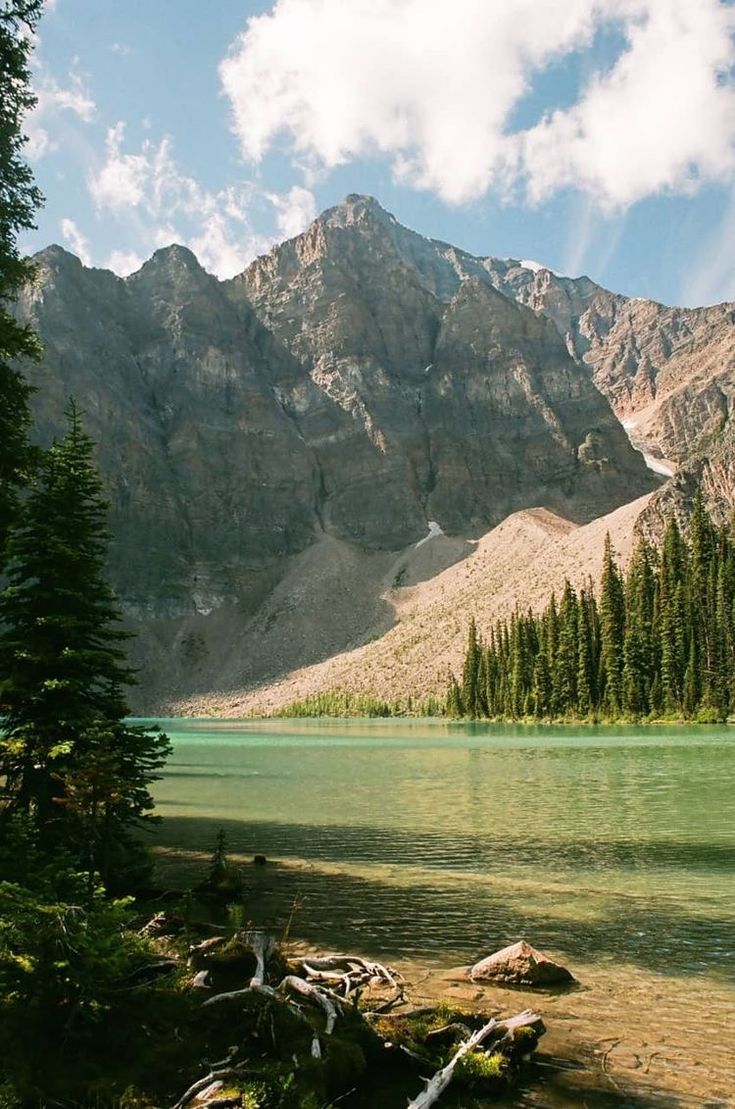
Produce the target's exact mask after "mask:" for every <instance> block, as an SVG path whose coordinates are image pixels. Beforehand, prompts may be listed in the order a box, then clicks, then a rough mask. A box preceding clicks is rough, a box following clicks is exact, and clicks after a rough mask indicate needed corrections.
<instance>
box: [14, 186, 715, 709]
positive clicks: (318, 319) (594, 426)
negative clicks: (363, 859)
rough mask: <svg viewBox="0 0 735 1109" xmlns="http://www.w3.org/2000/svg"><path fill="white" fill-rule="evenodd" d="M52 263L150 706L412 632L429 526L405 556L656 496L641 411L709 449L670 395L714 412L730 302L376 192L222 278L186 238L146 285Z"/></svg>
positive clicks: (661, 449) (266, 678)
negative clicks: (518, 251)
mask: <svg viewBox="0 0 735 1109" xmlns="http://www.w3.org/2000/svg"><path fill="white" fill-rule="evenodd" d="M37 261H38V276H37V280H36V281H35V282H34V284H33V286H32V287H29V288H28V289H27V290H26V291H25V293H24V294H23V296H22V298H21V301H20V303H19V306H18V311H19V314H20V315H21V316H22V317H23V318H24V319H28V320H30V321H31V322H32V323H33V325H34V326H35V327H36V329H37V330H38V332H39V334H40V336H41V339H42V341H43V343H44V347H45V351H46V357H45V361H44V364H43V366H42V367H41V368H40V369H39V370H35V369H33V370H31V375H32V377H33V379H34V383H36V384H38V386H39V390H38V393H37V394H36V399H35V411H36V417H37V424H38V428H39V434H40V436H41V438H42V440H44V441H46V440H48V439H49V438H50V437H51V436H52V435H53V434H55V433H56V432H57V431H58V430H59V427H60V418H61V417H60V414H61V412H62V411H63V407H64V401H65V398H66V397H67V396H68V395H70V394H73V395H74V396H75V397H76V399H77V400H78V401H79V402H80V404H81V405H82V406H83V408H84V409H85V410H86V413H87V416H86V423H87V426H88V430H89V431H90V433H91V434H92V435H93V436H94V438H95V439H96V440H97V442H98V462H99V465H100V469H101V471H102V473H103V475H104V477H105V480H106V483H107V488H108V491H109V496H110V501H111V530H112V535H113V543H112V550H111V561H110V572H111V576H112V580H113V582H114V585H115V587H116V589H117V591H118V593H119V595H120V597H121V600H122V603H123V606H124V609H125V612H126V614H127V617H128V619H129V621H130V622H131V624H132V626H133V627H134V628H135V630H136V631H138V633H139V638H138V640H137V643H136V645H135V648H134V650H135V651H136V657H135V659H134V661H136V662H138V663H139V664H140V666H141V668H142V674H143V685H142V687H141V690H140V693H139V697H138V702H137V705H136V707H137V708H139V709H141V710H142V709H154V708H159V707H161V706H162V705H163V704H165V703H166V702H169V701H171V700H176V699H181V698H183V697H191V696H195V695H199V694H207V693H209V692H211V691H212V690H214V689H223V690H240V689H246V688H250V687H253V686H256V685H259V684H262V683H264V682H265V683H267V682H272V681H274V680H277V679H279V678H281V677H283V675H284V674H287V673H289V672H290V671H292V670H294V669H297V668H299V667H303V666H304V665H311V664H317V663H321V662H323V661H324V660H325V659H328V658H330V657H332V656H334V655H335V654H338V653H339V652H341V651H344V650H345V648H347V647H355V646H358V645H359V644H360V643H361V642H365V640H366V639H367V638H370V637H374V636H376V635H378V634H381V633H382V632H385V631H387V630H389V629H390V627H391V626H392V625H393V624H394V623H395V611H394V608H393V606H392V605H391V603H389V602H388V601H386V600H385V597H384V592H385V580H386V575H388V576H389V577H390V575H391V574H392V573H393V567H394V566H395V564H396V559H397V558H400V553H401V552H405V551H412V550H415V549H416V545H417V544H419V543H421V541H422V540H423V539H424V538H428V537H429V536H432V537H433V538H432V539H431V541H430V542H428V543H426V544H425V545H423V546H422V547H421V552H422V553H421V557H420V558H418V556H415V557H412V558H411V559H410V560H409V563H407V566H408V569H409V570H410V573H412V574H413V573H416V574H420V575H423V580H428V579H429V578H431V577H432V576H435V575H436V574H437V573H440V572H442V571H444V570H445V569H446V568H447V567H448V566H450V565H451V564H452V563H457V562H458V561H460V560H463V559H466V556H467V555H468V553H469V552H470V551H471V550H472V549H473V547H472V544H473V543H474V542H475V541H476V540H478V539H479V538H480V537H481V536H482V535H484V534H485V533H487V532H488V531H489V530H490V529H492V528H494V527H495V526H497V525H498V524H500V523H501V521H502V520H504V519H505V518H506V517H508V516H509V515H510V514H512V513H514V512H517V511H520V510H524V509H531V508H534V509H535V508H540V507H543V508H544V509H546V510H548V511H549V512H552V513H554V514H557V515H558V516H560V517H561V518H563V519H565V520H566V521H568V523H569V526H570V527H572V526H576V525H580V524H585V523H587V522H588V521H591V520H593V519H595V518H597V517H600V516H602V515H604V514H605V513H608V512H610V511H612V510H614V509H615V508H617V507H618V506H620V505H622V504H624V503H627V502H630V501H632V500H633V499H635V498H636V497H639V496H641V495H643V494H647V493H649V492H650V491H651V490H657V492H655V493H654V496H653V498H651V500H650V504H653V503H654V502H655V501H656V499H657V498H658V497H661V496H663V495H664V494H665V491H666V489H667V487H668V486H669V485H671V482H668V483H666V484H665V485H662V482H663V479H662V478H660V477H657V476H656V475H654V474H653V473H652V472H651V470H650V469H648V468H647V467H646V465H645V462H644V460H643V457H642V455H641V454H640V453H639V452H638V451H637V450H635V449H634V448H633V447H632V446H631V443H630V442H629V439H628V436H627V434H626V431H625V429H624V428H623V426H622V424H621V422H620V419H619V418H618V417H619V416H620V417H623V418H625V419H626V420H630V419H640V421H641V422H640V435H639V438H640V441H641V442H643V443H644V445H645V446H646V450H647V452H648V453H649V454H658V455H659V456H662V457H666V458H668V459H671V460H673V461H678V460H679V459H680V458H681V459H684V460H685V461H686V460H688V459H689V457H690V454H688V453H687V451H690V448H691V449H692V450H693V449H695V447H696V446H697V445H701V442H702V436H703V435H706V432H705V431H704V430H703V429H704V427H705V425H706V426H710V425H709V424H707V420H706V418H705V416H704V415H703V416H702V418H701V420H700V422H699V424H697V425H696V426H695V421H694V420H688V419H687V408H686V404H684V405H683V407H682V408H681V412H680V419H681V421H682V422H685V423H686V424H687V430H686V432H684V431H682V430H681V429H679V430H677V429H676V427H675V426H674V424H673V421H672V419H668V422H667V417H666V416H665V415H660V416H659V415H651V413H652V412H653V408H652V407H651V406H655V405H657V404H658V405H659V408H660V411H661V412H662V413H665V411H669V409H667V408H665V406H664V401H667V398H670V397H673V395H674V394H675V393H676V392H677V389H679V390H680V389H681V388H683V387H686V388H689V389H690V391H691V397H692V398H696V403H695V400H694V399H691V398H690V403H691V406H692V409H693V410H694V409H695V408H696V411H697V412H699V411H700V407H699V405H700V401H699V398H700V396H701V395H702V394H704V393H705V392H706V390H707V388H709V386H705V384H704V379H705V377H706V378H707V381H710V379H711V378H712V377H716V376H717V374H719V373H720V370H719V369H718V368H717V367H719V366H720V362H719V359H721V358H725V350H726V338H725V337H726V335H727V328H728V326H729V325H731V323H732V320H731V319H729V317H728V313H727V310H726V309H725V308H723V309H721V310H719V311H720V315H719V316H718V315H717V311H718V310H715V309H705V310H702V311H701V313H699V314H698V313H686V312H684V311H683V310H678V309H664V308H662V307H661V306H658V305H651V304H650V302H635V301H627V300H626V299H625V298H623V297H618V296H616V295H614V294H612V293H608V292H606V291H605V290H603V289H601V288H600V287H599V286H596V285H594V283H593V282H591V281H589V279H587V278H580V279H574V280H572V279H567V278H561V277H558V276H557V275H554V274H552V273H551V271H549V270H544V269H543V268H541V267H538V266H536V265H532V264H530V263H522V262H515V261H513V260H498V259H481V258H475V257H473V256H472V255H469V254H467V253H465V252H462V251H459V250H457V249H456V248H454V247H452V246H451V245H449V244H446V243H440V242H436V241H433V240H430V239H426V238H424V237H422V236H420V235H418V234H416V233H415V232H412V231H410V230H408V229H407V228H404V227H402V226H401V225H400V224H399V223H398V222H397V221H396V220H395V219H394V217H393V216H391V215H390V214H389V213H387V212H385V211H384V210H383V209H382V208H381V207H380V205H379V204H378V203H377V202H376V201H374V200H372V199H371V198H369V197H360V196H349V197H347V198H346V200H345V201H344V202H343V203H342V204H340V205H338V206H337V207H335V208H332V209H329V210H328V211H327V212H325V213H323V215H322V216H320V217H319V218H318V219H317V220H316V221H315V222H314V223H313V224H312V225H311V226H310V227H309V228H308V229H307V231H305V232H304V233H303V234H302V235H300V236H298V237H297V238H295V239H292V240H290V241H288V242H286V243H283V244H281V245H280V246H277V247H275V248H274V249H273V250H272V251H270V253H269V254H267V255H265V256H264V257H262V258H259V259H257V260H256V261H255V262H254V263H253V264H252V265H251V266H249V267H248V268H247V269H246V270H245V272H244V273H243V274H241V275H240V276H239V277H236V278H234V279H232V280H230V281H226V282H220V281H218V280H216V279H215V278H214V277H212V276H210V275H209V274H207V273H206V272H205V271H204V270H203V269H202V268H201V266H200V265H199V264H198V262H197V260H196V258H195V257H194V255H193V254H191V252H190V251H188V250H186V249H185V248H183V247H179V246H173V247H169V248H166V249H164V250H159V251H157V252H156V254H154V255H153V257H152V258H151V259H150V261H148V262H147V263H146V264H145V265H144V266H143V267H142V269H141V270H139V271H138V273H136V274H133V275H132V276H131V277H129V278H126V279H121V278H118V277H115V276H114V275H113V274H111V273H109V272H107V271H104V270H95V269H87V268H85V267H83V266H82V265H81V263H80V262H79V261H78V260H77V259H76V258H74V257H73V256H72V255H70V254H68V253H67V252H66V251H64V250H62V249H61V248H60V247H56V246H53V247H49V248H47V249H46V250H45V251H42V252H41V253H40V254H39V255H38V256H37ZM690 317H691V318H690ZM657 321H658V322H657ZM682 321H684V322H682ZM631 336H633V338H631ZM662 336H663V337H662ZM687 336H688V338H687ZM692 336H695V338H692ZM708 336H709V338H708ZM657 343H658V346H657ZM693 344H694V345H693ZM696 344H699V345H698V346H696ZM716 344H721V347H719V348H718V349H719V350H720V351H721V353H716V352H715V345H716ZM695 349H696V350H698V351H699V352H700V353H699V356H697V355H696V354H695V353H694V351H695ZM667 350H668V354H667V353H666V352H667ZM631 351H632V352H633V353H631ZM702 352H707V356H708V357H710V356H711V359H710V361H711V372H710V370H709V369H706V367H705V362H704V360H703V353H702ZM636 359H637V361H636ZM695 361H696V363H697V366H698V367H699V370H698V373H699V376H697V374H695V373H694V372H692V373H688V369H687V368H689V369H691V368H692V366H693V363H694V362H695ZM709 365H710V363H709V362H708V363H707V366H709ZM641 367H643V368H641ZM685 372H686V373H688V376H687V377H686V381H684V376H685ZM707 375H709V376H707ZM725 376H727V371H725ZM644 379H646V380H648V381H649V389H648V392H646V390H645V388H644V384H643V383H644ZM718 380H719V378H718ZM603 394H604V395H603ZM649 394H650V395H649ZM728 395H729V396H730V400H731V395H730V394H728ZM644 400H645V404H644V403H643V402H644ZM667 403H668V401H667ZM726 403H729V401H728V402H726ZM671 404H672V405H673V404H674V401H673V400H672V401H671ZM611 405H612V407H611ZM701 408H702V412H704V411H705V408H706V402H705V400H702V402H701ZM613 409H614V410H615V411H613ZM644 409H646V412H644ZM649 409H650V412H648V410H649ZM672 410H673V409H672ZM657 411H658V410H657ZM677 411H678V410H677ZM616 413H617V415H616ZM647 413H648V414H647ZM697 418H698V417H697ZM700 424H701V427H700ZM664 426H666V427H668V428H670V429H671V441H669V439H666V438H665V436H664V434H663V431H661V430H660V428H663V427H664ZM635 433H636V434H637V435H638V434H639V432H638V428H636V429H635ZM718 434H719V432H718ZM686 436H688V437H689V438H688V439H687V440H686V442H685V437H686ZM673 440H675V442H674V441H673ZM682 444H683V445H682ZM680 446H681V450H680V449H679V448H680ZM677 451H678V452H679V453H677ZM728 457H729V456H728ZM724 465H725V467H727V465H728V463H727V462H725V463H724ZM724 484H725V490H724V494H723V495H724V496H725V497H727V496H731V490H729V487H728V486H727V481H725V483H724ZM728 490H729V491H728ZM650 504H649V509H650ZM417 563H418V564H420V566H421V567H422V568H421V569H420V570H416V564H417ZM396 574H398V571H396ZM294 575H295V576H294ZM299 580H300V581H301V587H300V589H299V587H298V585H295V584H294V583H295V582H298V581H299ZM350 583H352V585H354V588H353V587H352V585H351V584H350ZM399 584H400V583H399ZM519 599H520V600H524V598H523V597H521V598H519ZM305 613H308V614H309V615H308V619H306V617H305V615H304V614H305ZM265 643H268V644H270V647H269V648H268V649H267V650H266V649H261V644H265Z"/></svg>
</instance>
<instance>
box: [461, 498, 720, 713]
mask: <svg viewBox="0 0 735 1109" xmlns="http://www.w3.org/2000/svg"><path fill="white" fill-rule="evenodd" d="M446 707H447V714H448V715H449V716H453V717H474V718H498V719H510V720H519V719H523V718H535V719H537V720H553V719H565V718H574V719H580V720H593V721H594V720H598V719H604V720H609V721H614V720H628V719H630V720H640V719H646V718H649V719H658V718H667V717H668V718H684V719H688V720H696V721H700V722H717V721H724V720H726V719H727V718H728V715H729V714H730V713H731V712H732V711H733V709H734V708H735V528H734V527H733V526H732V525H731V526H723V527H721V528H717V527H715V526H714V524H713V523H712V521H711V520H710V518H709V517H708V515H707V513H706V511H705V508H704V504H703V501H702V497H701V495H700V494H699V493H698V494H697V496H696V497H695V500H694V505H693V509H692V513H691V518H690V520H689V526H688V536H687V537H685V536H684V535H683V534H682V531H681V529H680V528H679V525H678V524H677V521H676V519H674V518H673V517H672V518H671V519H669V521H668V523H667V527H666V532H665V535H664V539H663V543H662V546H661V548H660V550H659V549H658V548H657V547H655V546H654V545H653V544H651V543H650V542H648V541H647V540H646V539H644V538H641V539H639V541H638V543H637V545H636V548H635V550H634V552H633V556H632V558H631V560H630V563H629V565H628V568H627V571H626V572H625V573H623V572H622V571H621V569H620V567H619V565H618V563H617V561H616V559H615V557H614V553H613V549H612V544H611V541H610V536H609V535H608V536H607V537H606V539H605V546H604V552H603V567H602V578H601V582H600V587H599V595H597V594H596V593H595V591H594V589H593V587H592V584H591V583H590V584H588V586H587V587H585V588H583V589H580V590H579V591H577V590H575V589H574V588H573V587H572V585H571V584H570V583H569V581H567V582H566V583H565V585H564V589H563V591H562V593H561V596H560V597H558V598H557V597H556V596H555V595H554V594H552V595H551V598H550V599H549V602H548V604H547V605H546V607H545V609H544V610H543V612H542V613H541V614H540V615H537V614H534V613H533V612H531V611H528V612H521V611H518V610H517V611H516V612H514V613H513V615H512V616H511V617H510V619H508V620H498V621H497V622H496V623H495V625H494V626H493V627H492V628H491V629H490V631H489V635H488V636H487V637H486V638H482V637H481V636H480V634H479V633H478V630H477V626H476V624H475V621H474V619H473V620H472V621H471V622H470V626H469V633H468V642H467V650H466V653H465V657H464V663H463V667H462V673H461V675H460V677H459V678H457V677H455V676H454V675H451V676H450V679H449V686H448V690H447V703H446Z"/></svg>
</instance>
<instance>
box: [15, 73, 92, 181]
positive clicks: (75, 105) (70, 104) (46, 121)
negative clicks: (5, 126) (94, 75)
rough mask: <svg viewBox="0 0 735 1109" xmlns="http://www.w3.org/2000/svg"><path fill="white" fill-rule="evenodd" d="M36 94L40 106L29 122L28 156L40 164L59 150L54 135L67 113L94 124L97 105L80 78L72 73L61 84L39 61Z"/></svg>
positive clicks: (27, 134)
mask: <svg viewBox="0 0 735 1109" xmlns="http://www.w3.org/2000/svg"><path fill="white" fill-rule="evenodd" d="M33 92H34V93H35V96H36V100H37V103H36V106H35V108H34V109H33V111H31V112H30V113H29V115H28V117H27V119H26V121H25V128H24V130H25V133H26V136H27V139H28V141H27V143H26V146H25V155H26V157H27V158H29V159H30V160H31V161H39V159H41V158H43V157H44V156H45V155H46V154H49V153H51V152H53V151H54V150H58V146H59V144H58V141H57V139H56V138H52V133H54V132H58V128H59V125H60V123H61V120H62V118H63V114H64V113H66V114H70V115H72V116H76V118H77V119H79V120H82V122H84V123H91V122H92V120H93V119H94V116H95V112H96V105H95V102H94V100H93V99H92V96H91V95H90V92H89V90H88V88H87V87H86V85H85V82H84V78H83V77H82V76H81V75H80V74H78V73H74V72H72V73H70V74H69V76H68V79H67V82H66V83H65V84H61V83H60V82H59V81H57V80H56V78H55V77H53V76H52V75H51V74H50V73H48V71H47V70H46V68H45V66H44V65H43V63H42V62H40V61H38V60H36V62H35V64H34V79H33Z"/></svg>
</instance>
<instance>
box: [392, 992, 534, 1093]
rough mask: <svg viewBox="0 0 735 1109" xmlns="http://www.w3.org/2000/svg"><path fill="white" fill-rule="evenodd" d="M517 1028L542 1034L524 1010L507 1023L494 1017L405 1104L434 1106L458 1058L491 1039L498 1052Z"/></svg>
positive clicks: (458, 1049)
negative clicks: (416, 1095)
mask: <svg viewBox="0 0 735 1109" xmlns="http://www.w3.org/2000/svg"><path fill="white" fill-rule="evenodd" d="M519 1028H532V1029H533V1030H534V1032H537V1033H538V1034H539V1035H541V1033H542V1032H543V1031H544V1024H543V1021H542V1020H541V1017H540V1016H539V1015H538V1013H535V1012H534V1011H533V1010H532V1009H526V1010H525V1012H523V1013H519V1014H518V1015H517V1016H515V1017H510V1018H509V1019H508V1020H504V1021H497V1020H495V1019H494V1018H493V1019H491V1020H489V1021H488V1022H487V1024H484V1025H483V1026H482V1028H480V1029H478V1030H477V1032H473V1034H472V1035H471V1036H470V1037H469V1038H468V1039H466V1040H464V1041H463V1043H461V1044H460V1045H459V1047H458V1048H457V1050H456V1052H455V1053H454V1055H453V1056H452V1058H451V1059H450V1060H449V1062H448V1063H447V1065H446V1066H445V1067H442V1068H441V1070H438V1071H437V1072H436V1074H435V1075H434V1077H433V1078H431V1079H426V1088H425V1089H424V1090H422V1092H421V1093H420V1094H419V1095H418V1097H416V1098H414V1100H413V1101H411V1102H409V1105H408V1109H429V1106H430V1105H434V1104H435V1103H436V1102H437V1101H438V1100H439V1098H440V1097H441V1095H442V1094H443V1093H444V1091H445V1090H446V1088H447V1086H448V1085H449V1083H450V1082H451V1081H452V1077H453V1075H454V1068H455V1067H456V1066H457V1063H458V1062H459V1061H460V1059H461V1058H462V1057H463V1056H464V1055H466V1054H467V1052H468V1051H472V1050H473V1049H474V1048H477V1047H479V1046H480V1045H481V1044H484V1043H485V1042H486V1041H487V1040H492V1046H493V1048H497V1049H500V1048H501V1046H502V1045H504V1044H508V1043H512V1042H513V1039H514V1036H515V1033H516V1031H517V1030H518V1029H519Z"/></svg>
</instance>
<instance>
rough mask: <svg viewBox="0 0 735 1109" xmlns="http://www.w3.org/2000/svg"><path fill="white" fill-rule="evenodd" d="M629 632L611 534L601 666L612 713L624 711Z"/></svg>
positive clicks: (603, 597)
mask: <svg viewBox="0 0 735 1109" xmlns="http://www.w3.org/2000/svg"><path fill="white" fill-rule="evenodd" d="M624 633H625V598H624V596H623V584H622V581H621V578H620V571H619V570H618V567H617V564H616V562H615V560H614V558H613V554H612V543H611V542H610V533H609V532H608V533H607V535H606V536H605V550H604V555H603V563H602V582H601V584H600V637H601V654H600V669H601V675H602V680H603V681H604V705H605V708H606V710H607V711H608V712H609V713H611V714H612V715H617V714H618V713H619V712H620V709H621V707H622V703H623V637H624Z"/></svg>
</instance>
